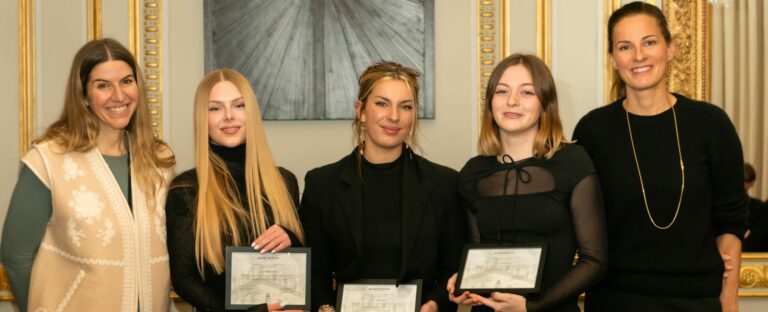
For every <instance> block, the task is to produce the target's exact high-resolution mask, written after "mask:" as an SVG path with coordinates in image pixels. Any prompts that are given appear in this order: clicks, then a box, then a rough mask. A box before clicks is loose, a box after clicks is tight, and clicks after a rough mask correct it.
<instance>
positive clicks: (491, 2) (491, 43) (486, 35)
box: [477, 0, 507, 125]
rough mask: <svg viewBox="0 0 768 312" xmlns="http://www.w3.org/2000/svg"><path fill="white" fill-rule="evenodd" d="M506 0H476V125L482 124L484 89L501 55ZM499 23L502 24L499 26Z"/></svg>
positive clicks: (503, 40)
mask: <svg viewBox="0 0 768 312" xmlns="http://www.w3.org/2000/svg"><path fill="white" fill-rule="evenodd" d="M506 2H507V0H478V1H477V30H478V31H477V34H478V38H477V62H478V64H477V68H478V69H477V72H478V74H479V77H478V84H477V89H478V92H477V93H478V94H477V103H478V105H477V109H478V110H477V112H478V114H477V116H478V119H479V120H478V121H479V122H478V125H481V124H482V118H483V109H484V108H483V107H484V98H485V89H486V88H487V87H488V79H489V78H490V77H491V72H493V67H494V66H496V63H497V62H498V61H499V60H500V59H501V58H502V57H503V53H504V52H505V51H504V47H505V44H504V43H503V42H505V39H504V38H505V37H504V36H505V31H506V26H507V25H506V24H503V23H504V22H505V21H506V18H504V16H505V15H506V4H507V3H506ZM499 25H502V27H501V28H499Z"/></svg>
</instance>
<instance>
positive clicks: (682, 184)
mask: <svg viewBox="0 0 768 312" xmlns="http://www.w3.org/2000/svg"><path fill="white" fill-rule="evenodd" d="M671 107H672V117H673V119H674V121H675V140H676V141H677V155H679V156H680V177H681V182H680V198H679V199H678V200H677V209H675V216H674V217H672V221H670V222H669V224H667V225H666V226H659V225H658V224H656V221H655V220H653V216H652V215H651V209H650V208H648V199H647V198H646V197H645V183H643V174H642V173H640V162H638V161H637V151H635V140H634V139H633V138H632V126H631V125H630V124H629V111H628V110H627V108H626V107H625V108H624V112H625V113H626V116H627V129H629V142H630V143H631V144H632V155H633V156H635V166H637V175H638V176H639V177H640V188H641V189H642V190H643V204H645V211H646V212H647V213H648V219H650V220H651V223H653V226H655V227H656V228H657V229H659V230H666V229H668V228H670V227H672V224H675V221H676V220H677V214H678V213H679V212H680V204H682V203H683V191H684V190H685V164H683V151H682V149H681V148H680V133H679V132H678V130H677V113H675V106H674V105H672V106H671Z"/></svg>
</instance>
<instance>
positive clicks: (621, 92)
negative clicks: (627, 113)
mask: <svg viewBox="0 0 768 312" xmlns="http://www.w3.org/2000/svg"><path fill="white" fill-rule="evenodd" d="M638 14H645V15H648V16H650V17H653V18H655V19H656V25H658V26H659V28H660V29H661V34H662V36H663V37H664V41H665V42H666V43H670V42H671V41H672V34H671V33H670V32H669V25H668V24H667V18H666V17H665V16H664V12H662V11H661V9H659V8H658V7H657V6H655V5H653V4H649V3H645V2H642V1H637V2H630V3H627V4H625V5H624V6H622V7H621V8H619V9H618V10H616V11H614V12H613V13H612V14H611V17H610V18H609V19H608V54H613V29H614V28H616V24H618V23H619V22H620V21H621V20H623V19H624V18H626V17H630V16H633V15H638ZM625 96H627V84H626V83H625V82H624V80H621V77H620V76H619V73H618V71H617V70H616V69H614V70H613V82H612V85H611V99H610V100H611V102H612V101H614V100H617V99H620V98H623V97H625Z"/></svg>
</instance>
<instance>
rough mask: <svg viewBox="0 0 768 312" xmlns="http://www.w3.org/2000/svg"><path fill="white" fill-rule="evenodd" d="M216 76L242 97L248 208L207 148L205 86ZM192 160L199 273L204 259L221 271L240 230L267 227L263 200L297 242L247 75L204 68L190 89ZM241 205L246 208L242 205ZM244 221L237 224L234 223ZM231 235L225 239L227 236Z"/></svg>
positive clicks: (291, 209)
mask: <svg viewBox="0 0 768 312" xmlns="http://www.w3.org/2000/svg"><path fill="white" fill-rule="evenodd" d="M222 81H229V82H231V83H232V84H234V85H235V87H237V89H238V90H239V91H240V94H242V96H243V102H244V103H245V114H246V129H247V131H246V134H245V140H246V142H248V143H247V144H246V148H245V187H246V193H247V198H248V207H247V208H246V207H244V206H243V203H241V202H240V196H239V195H238V191H237V186H236V185H235V181H234V179H233V178H232V175H231V174H230V172H229V170H228V169H227V166H226V164H225V163H224V160H222V159H221V158H220V157H219V156H217V155H216V154H214V153H212V152H211V150H210V147H209V140H210V137H209V133H208V103H209V100H210V95H211V90H213V87H214V86H215V85H216V84H218V83H219V82H222ZM195 162H196V165H197V182H198V183H197V185H198V194H197V198H196V204H197V210H196V214H195V234H194V235H195V256H196V259H197V266H198V270H199V272H200V274H201V276H202V275H203V274H204V273H203V272H204V270H203V268H204V264H205V262H208V263H209V264H210V265H211V267H213V269H214V271H216V272H217V273H221V272H222V271H223V270H224V268H225V267H226V263H225V259H224V246H225V244H232V245H234V246H240V245H242V244H243V243H250V242H241V241H240V239H241V235H240V234H241V233H242V231H246V232H247V233H248V236H249V237H257V236H259V234H260V233H263V232H264V231H266V229H267V217H266V210H265V209H264V203H263V200H266V201H267V202H268V204H269V205H270V207H271V209H272V216H273V220H274V222H275V224H279V225H280V226H282V227H284V228H286V229H288V230H290V231H292V232H293V233H295V234H296V236H297V237H298V238H299V240H301V241H303V238H304V234H303V232H302V229H301V223H299V217H298V215H297V213H296V207H295V206H294V203H293V201H292V200H291V197H290V195H289V193H288V188H287V187H286V185H285V180H284V179H283V176H282V175H281V174H280V171H279V170H278V169H277V167H276V166H275V162H274V160H273V158H272V152H271V151H270V149H269V144H268V143H267V136H266V135H265V134H264V126H263V125H262V121H261V112H260V111H259V102H258V101H257V100H256V94H255V93H254V92H253V89H252V88H251V85H250V83H249V82H248V80H247V79H246V78H245V77H243V75H242V74H240V73H239V72H237V71H235V70H232V69H229V68H223V69H218V70H214V71H212V72H210V73H208V74H207V75H206V76H205V77H204V78H203V80H202V81H200V84H199V85H198V87H197V92H196V93H195ZM246 209H247V210H246ZM241 224H242V225H246V229H245V230H243V229H240V228H239V225H241ZM230 240H231V241H230Z"/></svg>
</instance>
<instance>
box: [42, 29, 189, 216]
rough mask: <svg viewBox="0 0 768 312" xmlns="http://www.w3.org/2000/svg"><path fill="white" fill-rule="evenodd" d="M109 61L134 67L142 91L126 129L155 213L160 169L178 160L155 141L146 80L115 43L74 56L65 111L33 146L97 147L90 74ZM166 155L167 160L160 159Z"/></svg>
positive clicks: (93, 45)
mask: <svg viewBox="0 0 768 312" xmlns="http://www.w3.org/2000/svg"><path fill="white" fill-rule="evenodd" d="M106 61H123V62H125V63H126V64H128V66H130V67H131V70H132V71H133V76H134V77H135V78H136V84H137V87H138V90H139V97H138V98H137V99H136V102H137V107H136V112H135V113H133V116H131V120H130V121H129V122H128V125H127V126H126V127H125V131H126V132H127V140H128V143H129V146H130V153H131V162H132V165H131V166H132V167H133V168H140V170H135V171H134V174H136V176H137V179H138V181H137V182H138V185H139V188H140V189H141V191H142V192H144V194H146V198H147V205H148V206H149V207H150V209H154V208H155V207H154V206H155V205H154V199H155V196H156V195H157V190H158V187H161V186H163V185H165V180H164V179H163V176H162V175H161V172H160V170H158V169H160V168H170V167H172V166H173V165H174V164H175V163H176V160H175V158H174V156H173V155H172V154H171V153H170V149H169V148H168V146H167V145H166V144H165V143H163V141H161V140H159V139H157V138H155V136H154V134H153V133H152V127H151V126H150V117H149V108H148V107H147V101H146V99H145V98H144V96H145V93H144V79H143V76H142V74H141V71H140V70H139V66H138V64H137V63H136V59H135V58H134V57H133V55H132V54H131V52H130V51H128V49H126V48H125V47H124V46H123V45H121V44H120V43H119V42H117V41H116V40H114V39H109V38H105V39H97V40H93V41H91V42H88V43H86V44H85V45H84V46H83V47H82V48H80V50H78V51H77V54H75V58H74V60H73V61H72V67H71V68H70V70H69V79H68V80H67V89H66V93H65V96H64V110H63V111H62V112H61V116H59V119H57V120H56V121H55V122H53V123H52V124H51V125H50V126H49V127H48V129H47V130H46V131H45V133H44V134H43V135H42V136H40V137H38V138H37V139H35V140H34V141H33V142H32V144H38V143H40V142H43V141H48V140H51V141H54V142H56V143H57V144H59V145H61V146H63V147H64V150H63V151H62V152H64V153H68V152H72V151H76V152H86V151H89V150H91V149H93V148H95V147H96V138H97V137H98V136H99V123H100V121H99V117H97V116H96V115H95V114H94V113H93V112H91V110H90V108H89V107H88V105H87V104H86V103H87V102H86V99H87V98H88V88H87V86H88V82H89V81H88V80H89V78H90V75H91V71H92V70H93V69H94V67H96V66H97V65H99V64H101V63H104V62H106ZM161 155H164V156H161Z"/></svg>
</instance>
